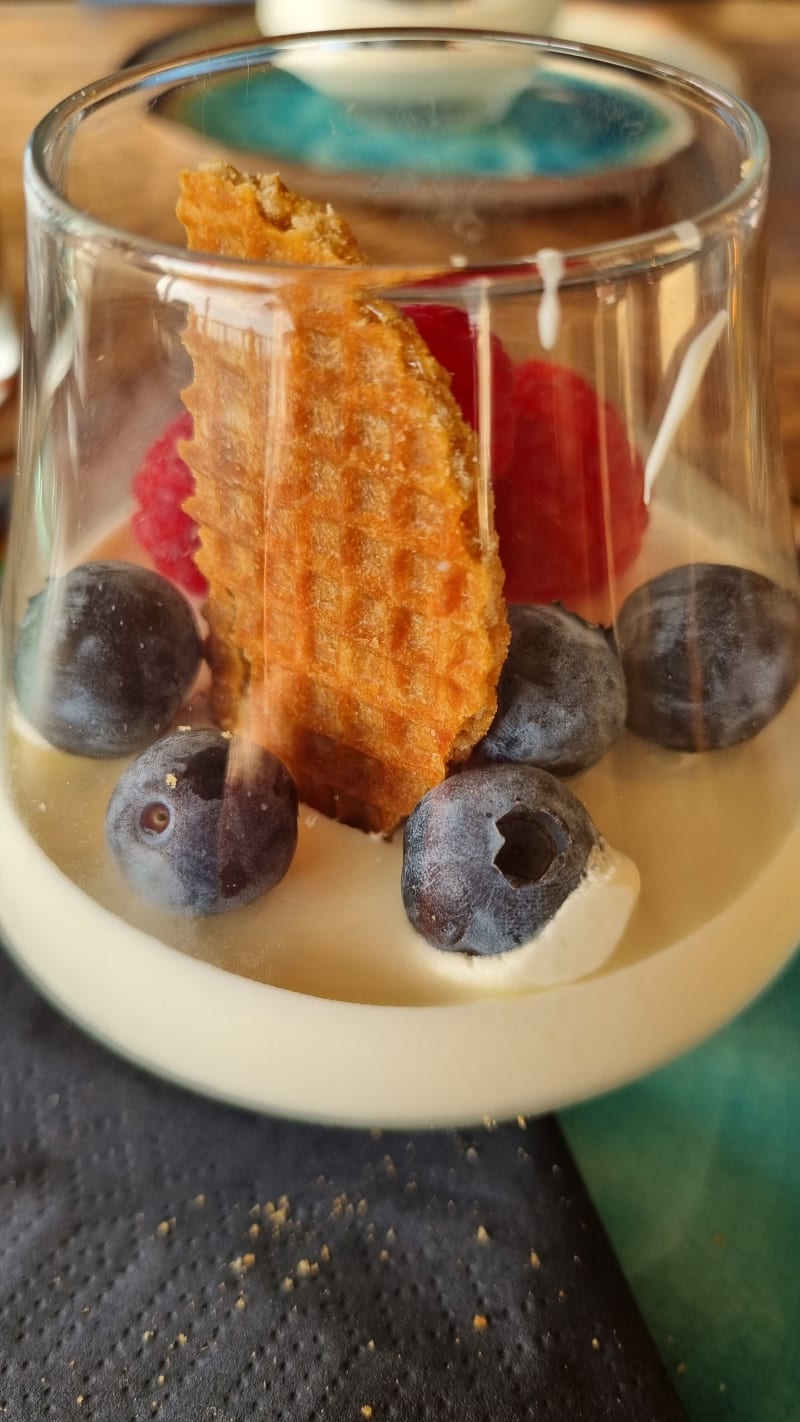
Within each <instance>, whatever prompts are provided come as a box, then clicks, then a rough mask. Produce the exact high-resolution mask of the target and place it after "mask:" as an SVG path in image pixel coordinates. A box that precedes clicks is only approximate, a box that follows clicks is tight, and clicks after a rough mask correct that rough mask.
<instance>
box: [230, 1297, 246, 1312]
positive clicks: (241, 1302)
mask: <svg viewBox="0 0 800 1422" xmlns="http://www.w3.org/2000/svg"><path fill="white" fill-rule="evenodd" d="M233 1306H234V1308H235V1309H238V1311H239V1313H244V1311H245V1309H246V1308H247V1301H246V1299H245V1296H244V1294H240V1295H239V1297H238V1299H237V1300H236V1303H235V1304H234V1305H233Z"/></svg>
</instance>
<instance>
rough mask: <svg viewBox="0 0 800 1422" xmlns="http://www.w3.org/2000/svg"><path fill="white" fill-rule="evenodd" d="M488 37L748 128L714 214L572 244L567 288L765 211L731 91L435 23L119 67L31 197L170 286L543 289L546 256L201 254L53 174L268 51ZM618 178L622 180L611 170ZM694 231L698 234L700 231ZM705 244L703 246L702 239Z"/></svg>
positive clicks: (87, 92) (478, 42)
mask: <svg viewBox="0 0 800 1422" xmlns="http://www.w3.org/2000/svg"><path fill="white" fill-rule="evenodd" d="M487 41H489V42H491V43H493V44H496V45H500V46H507V47H508V48H509V49H515V50H519V49H521V48H528V49H530V50H531V51H532V53H534V54H537V53H538V54H541V55H543V56H551V57H555V58H557V59H562V60H567V61H573V62H578V63H584V64H586V65H587V66H593V65H594V66H597V67H604V68H605V69H607V70H611V71H616V72H618V73H622V74H624V75H627V76H629V77H633V78H635V77H637V76H638V77H641V78H642V79H645V80H649V81H651V82H652V81H655V82H657V83H659V84H660V85H661V86H662V87H663V89H664V90H665V91H666V92H665V95H664V97H672V98H673V102H680V98H681V96H684V95H685V96H687V97H689V96H691V97H692V98H693V99H694V100H695V102H700V103H702V104H703V105H704V106H705V107H706V109H707V110H708V109H711V108H713V111H714V112H715V113H716V114H719V113H720V111H722V113H723V115H724V116H725V118H726V119H727V122H728V125H729V127H731V128H735V129H736V130H738V133H739V135H740V140H741V142H742V145H743V147H744V150H745V154H744V157H743V159H742V161H741V162H740V165H739V179H738V182H737V183H736V184H735V185H734V186H733V187H732V188H731V189H730V190H729V191H728V192H726V193H725V194H724V195H723V196H722V197H721V198H719V199H718V200H717V202H715V203H713V204H711V205H709V206H708V207H706V208H702V209H700V210H699V211H697V212H687V213H686V214H684V215H682V216H681V218H680V219H679V220H677V221H676V222H675V223H671V224H664V225H662V226H660V227H655V228H651V229H644V230H643V231H641V232H638V233H635V234H634V235H632V236H627V237H621V238H614V239H610V240H606V241H604V242H598V243H591V244H588V245H585V246H577V247H568V248H567V247H565V248H561V249H560V251H561V255H562V257H563V259H564V266H565V270H564V275H563V278H562V282H561V284H562V285H563V286H570V285H582V284H584V283H585V282H587V281H591V280H598V279H599V280H604V281H606V280H609V281H611V280H615V279H618V278H621V277H625V276H630V275H633V274H635V273H636V272H637V271H641V270H642V269H643V268H649V269H651V270H652V269H653V268H662V267H665V266H671V265H673V264H674V263H676V262H679V261H682V260H684V259H685V258H686V257H688V256H692V257H696V256H697V253H698V250H699V249H700V247H702V245H704V244H705V240H704V239H705V237H706V235H707V234H710V233H711V232H712V231H713V230H714V229H715V228H716V227H718V226H719V225H720V224H723V223H724V222H725V221H726V219H729V218H730V217H731V216H733V215H735V214H738V213H740V212H742V211H743V210H744V209H746V208H747V207H748V206H757V205H758V204H759V203H760V201H761V200H762V199H763V196H764V194H765V189H766V181H767V174H768V169H769V139H768V137H767V133H766V130H765V128H764V124H763V122H762V120H761V119H760V117H759V116H758V114H757V113H756V111H755V110H754V109H753V108H752V107H751V106H750V104H748V103H747V101H746V100H744V99H741V98H739V97H738V96H737V95H735V94H733V93H732V92H730V91H729V90H727V89H726V88H724V87H723V86H722V85H719V84H716V83H714V82H713V81H711V80H707V79H704V78H700V77H698V76H696V75H693V74H690V73H688V72H686V71H684V70H682V69H678V68H676V67H674V66H672V65H668V64H664V63H662V62H660V61H658V60H649V59H646V58H643V57H640V56H638V55H632V54H627V53H624V52H623V51H620V50H614V49H606V48H601V47H599V46H595V45H586V44H580V43H578V42H576V41H571V40H560V39H550V38H548V37H542V36H529V35H517V34H509V33H505V32H501V31H488V30H469V29H457V28H440V27H426V26H415V27H414V28H399V27H394V28H374V29H352V30H333V31H324V32H317V31H314V32H311V33H306V34H296V35H279V36H274V37H266V36H265V37H263V38H261V39H257V40H253V41H248V42H245V43H241V42H238V43H233V44H229V45H223V46H219V47H217V48H215V49H212V50H204V51H201V52H200V53H196V54H188V55H185V56H183V57H180V58H169V59H162V60H155V61H151V62H149V63H144V64H138V65H133V66H131V67H130V68H125V69H122V70H118V71H116V72H115V73H112V74H109V75H107V76H105V77H104V78H101V79H98V80H96V81H95V82H94V83H92V84H89V85H85V86H84V87H83V88H81V89H78V90H76V91H74V92H73V93H72V94H70V95H68V96H66V97H65V98H64V99H62V100H61V101H60V102H59V103H58V104H56V105H55V107H54V108H52V109H51V110H50V111H49V112H48V113H46V114H45V115H44V116H43V117H42V118H41V119H40V120H39V122H38V123H37V125H36V127H35V128H34V129H33V132H32V133H31V136H30V138H29V139H28V143H27V145H26V149H25V161H24V173H25V191H26V199H27V200H29V201H30V200H31V199H32V198H35V199H36V200H37V201H38V204H39V207H40V211H44V212H45V213H48V212H49V213H50V214H51V215H55V216H57V218H58V219H59V225H60V226H61V228H62V235H64V233H66V234H67V236H68V237H69V238H70V239H72V240H73V241H75V242H85V243H88V244H91V245H92V246H94V247H95V248H96V247H98V246H103V247H105V248H106V249H107V250H108V251H110V252H115V253H116V254H117V255H119V256H123V257H125V258H126V259H127V260H128V261H129V262H133V263H134V264H135V265H137V266H139V267H141V268H144V269H146V270H150V271H152V272H153V273H155V274H156V275H157V276H158V277H159V278H169V277H174V278H179V279H182V280H187V279H188V280H193V281H197V282H202V283H203V284H218V285H220V286H227V285H232V286H238V287H241V286H242V285H243V283H244V279H245V274H246V284H247V285H248V286H250V287H251V288H256V289H259V288H262V287H263V288H265V289H274V287H275V285H276V281H278V282H280V281H282V280H283V279H284V278H285V275H286V274H287V273H289V272H292V273H294V274H295V275H296V274H297V272H298V270H300V271H304V272H308V273H310V274H312V273H313V275H314V278H315V280H320V281H322V280H324V281H330V282H332V283H335V282H336V281H338V280H341V279H344V280H345V281H348V282H350V283H352V280H353V274H354V271H357V272H360V273H361V274H362V275H363V277H364V278H365V285H369V286H370V287H372V288H374V289H377V288H380V287H381V286H383V285H386V286H393V287H395V288H402V289H403V290H404V291H408V290H410V289H412V288H413V287H414V286H415V284H417V283H418V284H419V286H420V295H421V296H424V294H425V288H426V286H427V289H428V292H430V290H431V287H435V289H436V290H437V291H439V292H440V291H441V288H442V286H443V285H444V284H446V287H447V290H448V291H449V292H450V293H454V294H457V293H458V292H459V291H461V292H463V291H470V290H473V291H474V290H476V289H480V290H485V289H486V288H487V287H489V288H492V287H494V286H502V287H503V289H505V290H513V288H514V287H515V286H521V287H524V289H525V290H531V289H534V290H535V289H537V288H539V287H540V286H541V284H542V278H541V274H540V272H539V268H538V265H537V253H535V252H531V253H530V254H527V253H526V254H524V255H522V256H517V257H509V258H503V259H497V260H496V261H493V260H491V259H488V260H482V261H481V262H480V263H474V264H473V263H472V262H468V263H467V264H466V265H465V266H459V267H458V268H451V267H448V266H447V265H446V264H445V263H444V262H443V261H441V259H439V260H431V261H428V262H424V261H419V260H416V261H413V262H402V263H400V262H397V261H395V262H385V261H384V262H378V263H371V262H367V263H365V264H364V265H363V266H361V267H357V268H353V267H335V266H323V265H313V264H308V265H304V264H299V265H298V264H291V265H290V264H289V263H277V262H272V263H257V262H253V261H250V260H245V259H242V258H232V257H226V258H223V257H218V256H215V255H213V254H209V253H204V252H199V251H190V250H188V249H187V248H185V247H181V246H177V245H173V244H170V243H167V242H158V241H155V240H153V239H152V238H148V237H145V236H143V235H141V234H138V233H134V232H130V231H128V230H127V229H125V228H123V227H116V226H114V225H113V224H111V223H108V222H105V221H103V220H102V219H100V218H98V217H97V216H96V215H94V214H93V213H91V212H87V211H86V210H84V209H82V208H80V207H77V206H75V205H74V204H73V203H72V202H70V200H69V199H68V198H67V197H65V196H64V194H63V193H62V192H61V191H59V187H58V184H57V182H56V181H55V180H54V178H53V176H52V172H51V164H52V158H53V153H52V149H53V148H54V147H55V148H56V151H58V149H57V145H58V140H59V137H60V136H63V134H64V132H65V131H67V130H69V131H70V132H71V133H72V135H73V136H74V134H75V132H77V128H78V125H79V124H80V123H81V122H83V121H84V120H85V119H86V118H87V117H88V116H89V115H90V114H92V113H95V112H97V111H99V110H100V109H101V108H103V107H105V106H107V105H108V104H110V103H113V102H114V101H115V100H116V99H119V98H122V97H125V96H126V95H129V94H132V93H135V92H136V91H137V90H143V91H146V90H147V89H150V88H152V89H156V88H157V89H162V88H166V87H168V86H169V87H178V86H179V85H180V84H181V83H184V82H187V81H190V80H192V79H195V80H196V79H197V78H198V77H199V76H200V75H202V74H203V73H206V74H209V73H214V74H220V75H222V74H226V73H230V72H234V71H236V70H237V69H239V68H242V67H244V66H246V65H247V64H248V63H250V62H252V59H253V56H254V55H258V57H259V59H261V60H262V61H263V62H264V63H269V61H270V59H271V58H272V57H273V56H276V55H280V54H281V53H285V51H286V50H287V49H290V48H292V49H296V48H301V49H303V48H308V49H315V48H316V49H322V48H324V49H325V50H326V51H327V52H331V51H332V49H335V48H336V47H341V48H343V49H353V48H366V47H369V46H371V45H375V46H376V47H378V46H379V47H381V48H384V49H385V48H387V47H390V46H392V45H397V46H405V45H412V44H420V43H426V42H427V43H428V44H432V43H434V42H438V43H439V44H442V45H446V44H455V43H457V44H459V45H460V46H467V47H469V46H470V45H473V46H474V47H484V46H485V45H486V43H487ZM670 91H672V94H670ZM254 156H255V154H254ZM614 171H615V172H620V173H622V172H624V171H625V167H624V165H620V166H619V167H618V168H617V169H615V170H614ZM609 176H613V174H612V172H611V170H609ZM682 229H689V232H688V234H687V232H685V231H683V230H682ZM698 236H699V238H700V239H703V240H701V242H700V243H698ZM432 268H435V271H432Z"/></svg>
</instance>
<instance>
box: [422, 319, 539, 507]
mask: <svg viewBox="0 0 800 1422" xmlns="http://www.w3.org/2000/svg"><path fill="white" fill-rule="evenodd" d="M403 312H404V314H405V315H406V316H410V318H411V320H412V321H413V322H414V325H415V326H416V328H417V330H418V331H419V333H420V335H421V337H422V339H423V341H424V342H425V344H426V346H427V347H428V349H429V351H430V352H431V355H432V356H434V358H435V359H436V360H438V362H439V364H440V365H442V366H444V368H445V370H447V371H449V373H450V375H451V376H452V377H453V383H452V386H451V389H452V391H453V395H454V397H455V400H456V403H457V404H458V407H459V409H460V410H461V413H462V415H463V416H464V419H465V420H466V421H467V424H468V425H471V426H472V428H473V429H474V430H477V428H478V349H477V340H476V335H475V328H474V326H472V324H471V323H470V319H469V317H468V316H467V314H466V312H465V311H459V310H458V309H457V307H455V306H405V307H403ZM490 346H491V352H492V355H491V360H492V474H493V477H494V478H495V479H497V478H499V477H500V475H502V474H504V473H505V471H506V470H507V468H508V466H509V464H510V463H511V456H512V454H513V453H514V410H513V407H512V403H511V396H512V391H513V385H514V371H513V367H512V364H511V358H510V356H509V355H508V353H507V351H506V349H505V346H504V345H503V343H502V341H501V340H500V337H499V336H495V335H492V336H491V337H490Z"/></svg>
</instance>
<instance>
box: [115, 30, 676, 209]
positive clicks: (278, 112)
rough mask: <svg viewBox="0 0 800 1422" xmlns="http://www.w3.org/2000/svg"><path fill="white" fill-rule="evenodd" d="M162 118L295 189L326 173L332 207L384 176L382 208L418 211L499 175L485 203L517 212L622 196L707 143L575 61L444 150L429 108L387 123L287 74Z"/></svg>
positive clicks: (538, 75)
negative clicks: (411, 206) (398, 198)
mask: <svg viewBox="0 0 800 1422" xmlns="http://www.w3.org/2000/svg"><path fill="white" fill-rule="evenodd" d="M255 38H257V35H256V32H255V31H254V30H252V29H251V28H250V27H249V22H248V23H247V25H246V26H245V25H244V24H243V22H242V21H241V19H240V20H239V21H238V24H236V25H234V22H233V21H230V22H227V23H226V22H224V21H223V22H222V23H221V24H217V25H215V26H206V27H204V28H202V29H198V30H195V31H188V32H183V34H181V35H178V36H171V37H170V38H169V40H168V41H163V40H162V41H160V42H159V43H158V44H156V45H154V46H152V47H150V48H149V49H148V50H147V51H145V52H140V53H139V54H137V55H136V56H135V59H136V60H137V61H139V60H143V59H156V58H157V59H164V58H169V57H174V56H175V55H177V54H186V53H187V52H188V51H192V50H197V51H201V50H202V49H207V48H210V47H212V46H214V45H218V44H225V43H240V42H242V41H245V40H249V39H255ZM260 38H261V40H262V42H263V41H264V37H263V36H261V37H260ZM157 112H158V114H159V115H160V116H161V117H163V118H168V119H170V120H172V121H173V123H174V124H175V125H177V126H178V127H179V128H180V129H181V130H182V131H183V133H184V135H185V137H186V140H187V141H188V142H189V144H191V137H192V135H193V134H194V135H195V136H196V137H197V138H198V139H199V138H200V137H201V136H202V141H203V144H204V145H206V146H207V145H208V144H209V142H210V143H211V144H213V143H214V142H215V141H216V142H217V143H218V144H219V145H220V147H221V148H222V147H224V148H225V149H227V150H234V151H236V152H237V153H240V154H247V155H250V156H255V157H260V158H262V159H263V158H264V157H265V156H266V155H268V156H269V158H270V160H272V161H274V163H275V165H276V166H279V167H280V169H281V171H282V173H283V174H284V177H285V178H286V179H287V181H292V180H294V181H297V180H299V179H300V180H301V175H302V174H303V173H308V172H309V171H313V172H314V173H315V174H316V175H319V174H323V175H324V176H325V178H326V181H327V183H328V191H330V193H331V196H332V197H340V196H342V195H343V193H344V194H345V195H349V196H351V197H353V198H356V199H360V200H362V201H363V200H365V199H366V200H369V196H370V191H371V189H372V181H371V180H372V179H373V178H374V179H376V180H377V187H376V189H375V195H376V196H377V195H378V192H379V193H380V199H381V201H385V200H386V198H387V196H388V192H387V189H389V188H391V187H392V186H396V187H397V188H398V189H402V192H403V201H404V203H408V202H409V201H410V200H411V199H412V198H413V196H414V194H415V192H417V193H418V196H419V200H420V201H421V202H425V201H427V199H428V196H429V189H430V185H431V184H437V183H441V182H442V181H446V182H448V183H451V184H453V185H457V184H458V182H459V180H460V181H462V182H469V183H474V180H475V179H476V178H477V179H479V180H480V178H481V177H489V176H490V177H491V178H492V179H493V181H492V183H491V184H488V185H487V187H486V190H485V196H486V197H487V200H490V201H492V202H497V203H502V205H504V206H507V205H509V204H512V205H513V204H514V203H515V202H519V203H522V204H524V205H526V206H530V205H540V204H546V203H553V202H558V201H565V200H566V201H569V202H574V201H576V200H578V199H579V198H580V197H581V196H582V195H583V194H584V192H585V193H586V195H591V193H592V191H593V190H594V189H595V188H597V189H598V190H599V189H600V188H601V186H603V187H604V188H605V191H606V192H607V191H608V184H609V180H610V178H611V177H612V175H618V184H617V190H621V188H622V187H623V186H624V185H625V183H626V182H630V181H633V182H636V183H639V184H641V182H642V180H643V177H646V175H647V174H648V173H653V172H655V171H656V170H657V168H658V167H659V166H660V165H661V164H662V163H664V162H665V161H666V160H667V159H668V158H670V157H671V156H672V155H673V154H675V153H676V152H678V151H680V150H681V149H682V148H685V147H686V146H688V144H689V143H690V142H691V140H692V136H693V132H692V125H691V121H690V120H689V118H688V117H687V115H686V114H685V113H684V112H683V111H682V110H680V109H679V108H677V106H676V105H674V104H672V103H671V102H670V101H669V100H664V99H662V98H660V97H657V96H654V95H653V94H651V93H650V92H649V91H648V89H647V88H646V87H645V85H644V84H642V83H641V82H640V81H638V80H637V79H635V78H632V77H631V78H628V77H626V76H625V74H624V73H622V72H620V73H618V74H616V75H614V76H613V77H612V78H609V79H607V80H606V79H603V80H601V79H597V80H595V81H592V82H589V81H587V79H586V77H585V74H582V73H580V72H579V70H578V67H577V66H575V65H574V64H571V63H570V62H569V61H568V60H564V61H562V62H559V63H557V64H556V63H552V64H548V65H547V68H546V69H545V68H544V67H540V68H534V69H532V71H531V82H530V84H529V85H528V87H527V88H525V89H524V90H523V91H522V92H518V93H517V95H516V97H515V98H514V99H513V101H512V102H511V103H510V104H509V106H508V107H507V109H506V110H505V112H504V113H503V114H502V115H500V116H499V117H496V118H494V119H493V120H486V121H484V122H483V123H482V124H480V123H478V124H477V125H476V124H472V125H470V124H469V123H468V122H467V123H464V122H459V123H452V122H450V121H449V120H448V117H447V115H443V116H442V121H441V123H440V125H439V127H438V128H437V130H436V133H435V142H432V141H431V132H430V127H429V123H430V119H429V113H428V111H427V110H425V109H424V108H420V110H419V111H418V112H417V113H416V114H415V111H414V109H413V108H411V109H407V110H405V111H404V112H403V113H402V114H400V115H398V114H397V113H396V112H395V113H390V112H387V113H383V114H381V113H378V112H376V111H375V109H374V108H371V107H370V106H364V105H359V104H347V103H343V102H340V101H339V100H337V99H336V98H334V97H331V96H330V95H328V94H326V93H323V92H321V91H320V90H317V89H315V88H313V87H312V86H311V85H310V84H308V83H306V82H304V81H303V80H302V79H301V78H299V77H298V76H297V75H295V74H292V73H290V72H289V71H288V69H285V68H280V69H279V68H275V69H267V70H265V71H262V72H260V73H251V74H250V76H249V77H247V78H239V77H237V76H232V77H226V76H224V75H222V76H220V78H219V79H218V80H216V81H215V82H214V83H213V84H212V83H206V84H204V85H202V86H199V85H198V86H194V85H187V86H185V87H182V88H176V89H174V90H173V91H172V92H171V93H170V94H169V95H166V96H164V97H163V98H162V99H161V100H160V101H159V102H158V105H157ZM609 120H611V121H609ZM301 186H302V182H301ZM426 190H428V191H426ZM474 196H475V194H474V191H473V198H474Z"/></svg>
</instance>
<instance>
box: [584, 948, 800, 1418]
mask: <svg viewBox="0 0 800 1422" xmlns="http://www.w3.org/2000/svg"><path fill="white" fill-rule="evenodd" d="M561 1124H562V1126H563V1127H564V1129H565V1132H566V1134H567V1137H568V1139H569V1142H570V1144H571V1146H572V1149H573V1151H574V1153H575V1155H576V1157H577V1159H578V1163H579V1165H580V1167H581V1170H582V1172H583V1174H584V1177H585V1179H586V1181H587V1184H588V1186H589V1189H590V1191H591V1193H592V1195H593V1196H594V1199H595V1202H596V1204H597V1206H598V1208H599V1210H600V1213H601V1215H602V1217H603V1219H604V1221H605V1224H606V1227H607V1229H608V1231H609V1233H610V1235H611V1238H612V1240H613V1242H614V1244H615V1246H616V1249H617V1252H618V1254H619V1256H620V1259H621V1261H622V1264H623V1267H624V1269H625V1272H626V1273H627V1275H628V1278H629V1280H630V1282H631V1284H632V1286H633V1288H634V1291H635V1293H636V1296H637V1298H638V1300H639V1304H640V1306H641V1308H642V1311H643V1313H644V1315H645V1318H646V1319H647V1321H648V1323H649V1325H650V1328H651V1331H652V1332H653V1335H654V1337H655V1339H656V1342H657V1343H658V1345H659V1347H660V1348H661V1351H662V1354H663V1356H664V1358H665V1359H666V1361H667V1363H668V1364H669V1366H670V1368H671V1370H672V1374H673V1378H674V1381H675V1384H676V1387H677V1389H678V1391H679V1393H680V1394H681V1396H682V1399H683V1402H684V1405H685V1407H686V1410H687V1412H688V1415H689V1418H690V1422H716V1419H724V1422H798V1419H800V959H799V960H797V961H796V962H795V964H794V965H793V967H792V968H790V969H789V971H788V972H787V973H786V974H785V975H784V976H783V978H782V979H781V980H780V981H779V982H778V984H777V985H776V986H775V987H774V988H773V989H772V990H771V991H770V992H769V993H768V994H767V995H766V996H765V997H763V998H762V999H761V1000H760V1001H759V1002H757V1003H756V1004H755V1006H754V1007H752V1008H751V1009H750V1010H749V1011H748V1012H747V1013H746V1014H745V1015H744V1016H743V1017H741V1018H740V1019H739V1020H738V1021H736V1022H734V1023H733V1024H732V1025H731V1026H729V1027H727V1028H726V1029H725V1030H724V1031H723V1032H721V1033H719V1034H718V1035H717V1036H716V1037H714V1038H713V1039H711V1040H710V1041H708V1042H706V1043H705V1044H704V1045H703V1046H701V1047H699V1048H697V1049H696V1050H695V1051H693V1052H692V1053H690V1054H689V1055H688V1056H686V1057H684V1058H683V1059H682V1060H681V1061H679V1062H677V1063H676V1064H674V1065H673V1066H670V1067H667V1068H664V1069H663V1070H661V1071H659V1072H657V1073H655V1074H653V1075H652V1076H650V1077H648V1078H646V1079H645V1080H643V1081H640V1082H638V1083H636V1084H635V1085H633V1086H630V1087H627V1088H626V1089H625V1090H623V1091H619V1092H616V1093H614V1094H613V1095H611V1096H607V1097H605V1098H603V1099H602V1100H599V1101H595V1102H592V1103H587V1104H586V1105H584V1106H580V1107H576V1108H573V1109H572V1110H570V1111H567V1112H565V1113H563V1115H562V1117H561Z"/></svg>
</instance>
